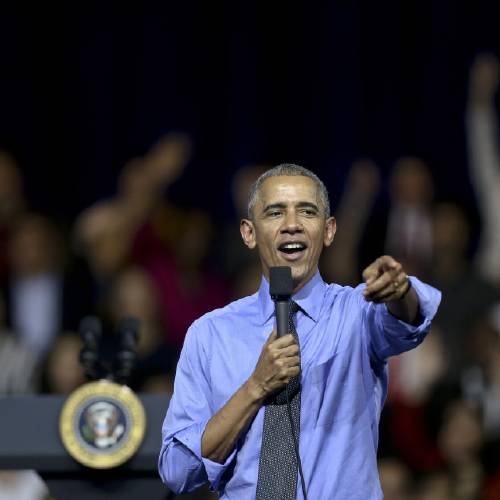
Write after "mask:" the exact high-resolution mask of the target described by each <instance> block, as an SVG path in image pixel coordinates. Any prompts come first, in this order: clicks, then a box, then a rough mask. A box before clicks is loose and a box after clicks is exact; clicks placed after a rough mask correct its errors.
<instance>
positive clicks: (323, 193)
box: [248, 163, 330, 219]
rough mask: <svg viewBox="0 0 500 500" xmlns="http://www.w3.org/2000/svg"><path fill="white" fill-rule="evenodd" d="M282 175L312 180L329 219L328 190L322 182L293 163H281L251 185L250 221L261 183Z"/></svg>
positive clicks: (249, 199) (249, 198)
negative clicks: (299, 176)
mask: <svg viewBox="0 0 500 500" xmlns="http://www.w3.org/2000/svg"><path fill="white" fill-rule="evenodd" d="M282 175H291V176H295V175H297V176H298V175H301V176H304V177H309V179H312V180H313V181H314V182H315V183H316V186H317V188H318V193H319V197H320V199H321V202H322V203H323V207H324V209H325V217H330V198H329V197H328V190H327V189H326V187H325V185H324V184H323V181H322V180H321V179H320V178H319V177H318V176H317V175H316V174H315V173H314V172H311V171H310V170H308V169H307V168H304V167H301V166H300V165H294V164H293V163H281V164H280V165H277V166H276V167H273V168H271V169H269V170H267V171H266V172H264V173H263V174H262V175H260V177H259V178H258V179H257V180H256V181H255V182H254V183H253V184H252V187H251V188H250V192H249V193H248V218H249V219H251V218H252V216H253V209H254V207H255V203H256V202H257V195H258V192H259V190H260V187H261V185H262V183H263V182H264V181H265V180H266V179H269V178H270V177H279V176H282Z"/></svg>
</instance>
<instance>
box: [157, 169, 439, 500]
mask: <svg viewBox="0 0 500 500" xmlns="http://www.w3.org/2000/svg"><path fill="white" fill-rule="evenodd" d="M241 235H242V238H243V241H244V242H245V244H246V245H247V246H248V247H249V248H250V249H255V248H256V249H257V250H258V252H259V255H260V260H261V263H262V274H263V277H262V283H261V286H260V289H259V290H258V292H257V293H255V294H254V295H252V296H250V297H245V298H243V299H240V300H237V301H235V302H233V303H231V304H229V305H228V306H226V307H224V308H223V309H218V310H215V311H212V312H210V313H208V314H206V315H204V316H203V317H201V318H200V319H198V320H197V321H195V322H194V323H193V325H192V326H191V327H190V329H189V331H188V332H187V335H186V339H185V342H184V347H183V349H182V353H181V356H180V360H179V364H178V366H177V373H176V378H175V387H174V394H173V397H172V399H171V401H170V405H169V408H168V411H167V415H166V418H165V422H164V424H163V429H162V434H163V442H162V448H161V452H160V457H159V472H160V475H161V477H162V479H163V481H164V482H165V483H166V484H167V485H168V486H169V488H170V489H172V490H173V491H175V492H177V493H181V492H188V491H192V490H194V489H196V488H198V487H199V486H201V485H203V484H205V483H207V482H208V483H209V484H210V486H211V487H212V488H213V489H214V490H217V491H218V492H219V495H220V498H222V499H237V500H246V499H249V500H250V499H255V498H257V499H259V500H281V499H283V500H285V499H296V498H299V499H302V498H309V499H311V500H319V499H321V500H323V499H335V500H337V499H338V500H356V499H359V500H367V499H370V500H372V499H381V498H383V496H382V491H381V489H380V483H379V478H378V472H377V445H378V424H379V419H380V412H381V409H382V406H383V403H384V400H385V396H386V393H387V378H388V373H387V358H388V357H389V356H392V355H395V354H399V353H401V352H403V351H407V350H409V349H411V348H413V347H416V346H417V345H418V344H419V343H420V342H421V341H422V340H423V338H424V337H425V335H426V333H427V332H428V331H429V328H430V322H431V320H432V318H433V317H434V315H435V313H436V310H437V307H438V305H439V301H440V298H441V294H440V292H439V291H437V290H435V289H434V288H432V287H430V286H428V285H425V284H423V283H422V282H420V281H419V280H418V279H416V278H414V277H411V278H409V277H408V276H407V275H406V273H405V272H404V269H403V268H402V266H401V264H400V263H399V262H397V261H395V260H394V259H393V258H392V257H390V256H383V257H380V258H378V259H377V260H376V261H375V262H373V263H372V264H371V265H370V266H368V267H367V268H366V269H365V270H364V272H363V279H364V281H365V283H364V284H361V285H359V286H357V287H356V288H354V289H353V288H350V287H342V286H339V285H336V284H331V285H327V284H326V283H325V282H324V281H323V280H322V278H321V276H320V274H319V272H318V261H319V257H320V254H321V251H322V249H323V246H329V245H330V244H331V243H332V241H333V238H334V235H335V218H334V217H331V216H330V205H329V200H328V192H327V190H326V188H325V186H324V184H323V183H322V182H321V180H320V179H319V178H318V177H317V176H316V175H315V174H313V173H312V172H310V171H309V170H307V169H305V168H303V167H299V166H297V165H291V164H283V165H279V166H277V167H275V168H273V169H271V170H269V171H267V172H265V173H264V174H262V175H261V176H260V177H259V179H258V180H257V181H256V182H255V184H254V186H253V188H252V190H251V192H250V195H249V203H248V219H243V220H242V221H241ZM286 267H289V268H290V269H291V278H290V279H289V281H290V284H289V285H287V275H286V271H287V269H286ZM283 272H284V273H285V274H283ZM273 275H274V278H273ZM273 279H274V280H275V282H274V283H273ZM270 281H271V290H270ZM287 286H289V288H290V290H289V292H288V295H290V300H288V296H287V292H286V290H285V289H286V288H287ZM273 288H275V290H273ZM271 294H272V295H271ZM280 300H281V302H285V303H286V304H287V305H288V306H289V307H288V309H287V310H288V311H289V317H288V318H286V323H288V332H284V333H285V335H278V333H279V332H276V329H275V325H276V315H275V310H281V309H280V308H279V307H278V302H279V301H280ZM275 301H276V304H275ZM278 319H279V321H278V323H281V324H282V323H283V321H282V318H281V319H280V318H279V317H278ZM282 333H283V332H282Z"/></svg>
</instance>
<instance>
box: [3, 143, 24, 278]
mask: <svg viewBox="0 0 500 500" xmlns="http://www.w3.org/2000/svg"><path fill="white" fill-rule="evenodd" d="M26 208H27V202H26V199H25V196H24V193H23V185H22V178H21V172H20V170H19V167H18V165H17V162H16V161H15V159H14V157H13V156H12V155H11V154H10V153H9V152H7V151H4V150H0V242H1V241H8V240H9V236H10V231H11V229H12V226H13V224H14V223H15V221H16V219H17V218H18V217H19V216H20V215H21V214H23V213H24V212H25V211H26ZM7 273H8V255H7V245H0V284H2V283H4V281H5V279H6V278H7Z"/></svg>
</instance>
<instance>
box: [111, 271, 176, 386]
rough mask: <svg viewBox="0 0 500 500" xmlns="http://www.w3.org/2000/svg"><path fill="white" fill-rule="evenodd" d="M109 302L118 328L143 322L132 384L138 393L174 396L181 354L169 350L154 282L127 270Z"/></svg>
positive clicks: (144, 275)
mask: <svg viewBox="0 0 500 500" xmlns="http://www.w3.org/2000/svg"><path fill="white" fill-rule="evenodd" d="M108 303H109V315H110V318H111V324H112V325H114V327H115V329H116V328H117V326H118V324H119V323H120V320H122V319H123V318H126V317H133V318H136V319H137V320H139V325H140V326H139V337H138V343H137V365H136V367H135V370H134V372H133V373H132V376H131V379H130V380H129V383H128V385H130V387H132V389H134V390H136V391H144V392H167V393H169V394H171V393H172V390H173V372H174V370H175V364H176V362H177V357H178V352H177V351H175V350H171V349H169V348H168V344H167V342H166V339H167V337H168V336H167V335H166V334H165V332H164V331H163V326H162V322H161V318H160V310H159V294H158V290H157V289H156V287H155V285H154V283H153V280H152V279H151V278H150V276H149V275H148V274H147V273H146V272H145V271H143V270H141V269H139V268H134V267H130V268H127V269H125V270H124V271H122V272H121V273H120V274H119V275H118V276H117V277H116V279H115V281H114V283H113V285H112V287H111V292H110V298H109V300H108Z"/></svg>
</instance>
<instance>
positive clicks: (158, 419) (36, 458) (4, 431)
mask: <svg viewBox="0 0 500 500" xmlns="http://www.w3.org/2000/svg"><path fill="white" fill-rule="evenodd" d="M138 396H139V399H140V400H141V401H142V404H143V405H144V410H145V411H146V415H147V423H146V434H145V437H144V441H143V443H142V445H141V447H140V448H139V450H138V451H137V453H136V454H135V455H134V457H133V458H132V459H130V460H129V461H128V462H127V463H126V464H124V465H122V466H121V467H120V469H122V470H127V471H135V472H139V473H140V472H151V471H156V469H157V463H158V455H159V452H160V447H161V425H162V422H163V418H164V417H165V412H166V410H167V407H168V402H169V399H168V397H167V396H158V395H138ZM65 399H66V398H65V397H64V396H9V397H0V470H1V469H36V470H37V471H39V472H40V473H42V474H43V473H44V472H48V473H52V472H54V473H56V472H60V471H66V472H71V471H75V472H76V471H81V470H82V469H83V466H81V465H80V464H79V463H78V462H76V461H75V460H73V458H72V457H71V456H70V455H69V454H68V452H67V451H66V450H65V449H64V447H63V444H62V442H61V438H60V437H59V413H60V412H61V409H62V406H63V404H64V401H65Z"/></svg>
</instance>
